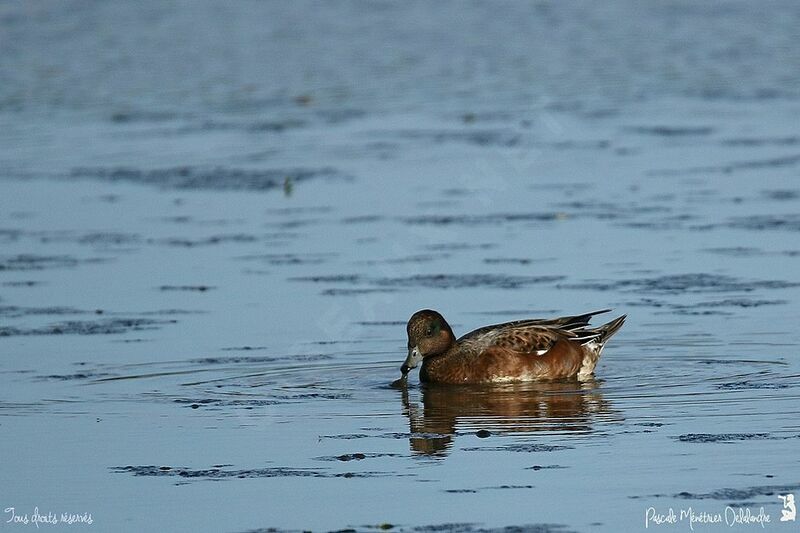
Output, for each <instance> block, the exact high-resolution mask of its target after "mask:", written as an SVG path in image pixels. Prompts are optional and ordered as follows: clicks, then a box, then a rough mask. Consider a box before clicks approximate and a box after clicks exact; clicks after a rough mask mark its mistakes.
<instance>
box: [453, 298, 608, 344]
mask: <svg viewBox="0 0 800 533" xmlns="http://www.w3.org/2000/svg"><path fill="white" fill-rule="evenodd" d="M608 311H610V310H609V309H604V310H602V311H593V312H591V313H586V314H583V315H575V316H565V317H559V318H552V319H531V320H517V321H515V322H506V323H504V324H495V325H493V326H486V327H483V328H480V329H476V330H475V331H471V332H469V333H467V334H466V335H464V336H463V337H461V338H460V339H458V342H459V344H462V345H463V346H464V348H466V349H467V351H468V352H471V353H482V352H484V351H486V350H488V349H490V348H499V349H502V350H507V351H511V352H516V353H520V354H529V355H544V354H546V353H547V352H548V351H550V349H551V348H552V347H553V346H554V345H555V344H556V342H558V341H559V339H564V340H569V341H573V342H577V343H579V344H585V343H587V342H589V341H591V340H594V339H596V338H598V337H599V336H600V335H601V333H600V332H598V331H595V330H591V329H587V326H588V324H589V320H590V319H591V318H592V317H593V316H594V315H598V314H600V313H606V312H608Z"/></svg>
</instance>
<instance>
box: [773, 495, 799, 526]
mask: <svg viewBox="0 0 800 533" xmlns="http://www.w3.org/2000/svg"><path fill="white" fill-rule="evenodd" d="M778 498H780V499H781V500H783V509H781V522H794V520H795V518H796V517H797V507H795V505H794V494H778Z"/></svg>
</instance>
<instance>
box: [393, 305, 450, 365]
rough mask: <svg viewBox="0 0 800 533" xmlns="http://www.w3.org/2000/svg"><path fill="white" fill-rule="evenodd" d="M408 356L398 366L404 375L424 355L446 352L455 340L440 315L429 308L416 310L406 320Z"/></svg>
mask: <svg viewBox="0 0 800 533" xmlns="http://www.w3.org/2000/svg"><path fill="white" fill-rule="evenodd" d="M406 331H407V332H408V357H406V361H405V363H403V366H401V367H400V371H401V372H402V373H403V375H404V376H405V375H406V374H408V372H409V370H411V369H412V368H415V367H417V366H418V365H419V364H420V363H421V362H422V360H423V359H424V358H425V357H428V356H431V355H437V354H440V353H444V352H446V351H447V350H448V349H449V348H450V346H452V344H453V343H454V342H455V340H456V338H455V335H453V330H452V329H450V324H448V323H447V321H446V320H445V319H444V317H443V316H442V315H440V314H439V313H437V312H436V311H432V310H430V309H423V310H422V311H417V312H416V313H414V314H413V315H411V318H410V319H409V320H408V325H407V326H406Z"/></svg>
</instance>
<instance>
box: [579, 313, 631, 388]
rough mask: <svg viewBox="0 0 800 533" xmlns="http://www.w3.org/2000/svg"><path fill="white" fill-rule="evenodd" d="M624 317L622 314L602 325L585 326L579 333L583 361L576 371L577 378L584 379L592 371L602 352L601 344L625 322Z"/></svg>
mask: <svg viewBox="0 0 800 533" xmlns="http://www.w3.org/2000/svg"><path fill="white" fill-rule="evenodd" d="M626 317H627V315H622V316H620V317H617V318H615V319H614V320H612V321H611V322H608V323H606V324H603V325H602V326H598V327H596V328H586V329H584V330H583V331H582V332H580V333H579V335H580V337H579V338H580V340H581V341H582V344H583V345H584V346H583V348H584V350H583V362H582V364H581V368H580V370H579V371H578V379H586V378H588V377H589V376H591V375H592V374H593V373H594V367H595V366H597V361H598V360H599V359H600V354H601V353H602V352H603V346H605V344H606V342H608V339H610V338H611V336H612V335H614V333H616V332H617V331H619V328H621V327H622V324H624V323H625V318H626Z"/></svg>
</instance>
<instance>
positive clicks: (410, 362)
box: [400, 346, 422, 376]
mask: <svg viewBox="0 0 800 533" xmlns="http://www.w3.org/2000/svg"><path fill="white" fill-rule="evenodd" d="M421 362H422V354H421V353H419V348H418V347H416V346H414V347H413V348H411V349H410V350H409V351H408V357H406V360H405V362H404V363H403V366H401V367H400V372H402V373H403V375H404V376H405V375H406V374H408V373H409V372H410V371H411V369H412V368H417V366H419V364H420V363H421Z"/></svg>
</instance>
